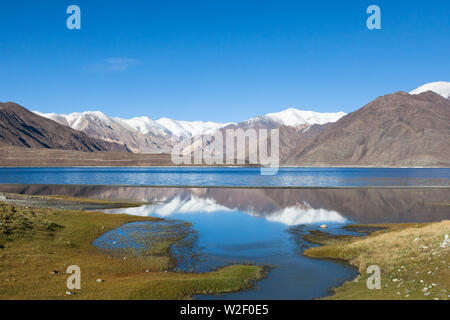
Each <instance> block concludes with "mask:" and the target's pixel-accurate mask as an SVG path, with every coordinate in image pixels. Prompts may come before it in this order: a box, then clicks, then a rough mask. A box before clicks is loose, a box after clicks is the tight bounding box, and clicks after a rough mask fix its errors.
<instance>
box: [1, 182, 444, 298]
mask: <svg viewBox="0 0 450 320" xmlns="http://www.w3.org/2000/svg"><path fill="white" fill-rule="evenodd" d="M0 192H15V193H23V194H60V195H73V196H78V197H92V198H100V199H132V200H143V201H151V202H152V203H153V204H151V205H144V206H141V207H138V208H126V209H114V210H112V209H109V210H105V211H106V212H108V213H111V214H114V213H127V214H131V215H140V216H156V217H163V218H165V219H166V220H167V221H168V224H167V226H163V227H164V228H166V229H165V230H164V234H167V232H168V231H167V230H169V232H172V231H170V230H172V229H171V228H172V227H173V225H174V224H176V223H178V222H179V221H189V222H191V223H192V224H193V225H192V228H193V230H194V231H195V239H193V240H194V241H193V246H192V251H194V252H192V251H190V252H186V253H185V256H184V257H183V252H182V251H181V252H180V251H179V250H178V248H177V247H176V246H175V247H174V248H173V250H174V252H175V253H177V254H178V255H181V256H179V258H180V260H179V263H178V265H177V266H176V268H177V269H179V270H184V271H208V270H212V269H214V268H217V267H220V266H225V265H228V264H231V263H253V264H258V265H264V266H270V267H271V271H270V272H269V274H268V277H267V278H266V279H264V280H262V281H259V282H258V283H257V284H256V288H255V289H252V290H247V291H242V292H237V293H231V294H226V295H220V296H199V297H197V298H198V299H225V298H229V299H311V298H316V297H319V296H323V295H326V294H328V293H329V290H330V288H331V287H333V286H336V285H339V284H340V283H342V282H343V281H345V280H348V279H351V278H353V277H354V276H355V275H356V271H355V270H354V269H353V268H351V267H349V266H348V265H346V264H342V263H339V262H336V261H326V260H316V259H309V258H307V257H304V256H303V255H302V252H303V250H304V249H305V248H307V247H308V246H310V244H309V243H307V242H305V241H304V240H302V238H301V235H302V234H304V233H306V232H308V231H310V230H317V229H319V226H320V225H321V224H326V225H327V229H326V230H327V231H328V232H332V233H345V232H346V231H343V229H342V227H343V226H345V225H347V224H349V223H382V222H424V221H440V220H443V219H450V210H449V209H448V207H446V206H442V205H437V204H442V203H448V201H449V199H450V188H413V189H408V188H406V189H405V188H403V189H402V188H381V189H372V188H369V189H367V188H356V189H280V188H277V189H270V188H265V189H258V188H252V189H236V188H201V187H195V188H170V187H114V186H69V185H66V186H64V185H63V186H49V185H47V186H45V185H39V186H37V185H15V186H6V185H3V186H1V185H0ZM155 228H156V229H155ZM159 228H161V226H155V225H154V224H153V223H152V222H140V223H134V224H127V225H124V226H121V227H119V228H117V229H115V230H112V231H110V232H108V233H106V234H105V235H104V236H102V237H101V238H99V239H98V241H96V242H94V244H95V245H98V246H100V247H102V248H109V249H113V248H117V249H123V248H127V247H130V246H131V247H138V248H141V249H142V247H140V244H139V243H141V242H139V241H140V239H141V238H142V237H145V234H146V233H149V232H151V233H152V234H154V232H160V231H159ZM167 228H169V229H167ZM183 232H184V231H183ZM190 240H192V239H190ZM183 247H185V246H183ZM192 253H198V256H196V259H191V258H190V257H191V256H192ZM177 257H178V256H177Z"/></svg>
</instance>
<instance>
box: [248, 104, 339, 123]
mask: <svg viewBox="0 0 450 320" xmlns="http://www.w3.org/2000/svg"><path fill="white" fill-rule="evenodd" d="M345 115H346V113H345V112H342V111H341V112H335V113H322V112H315V111H304V110H298V109H295V108H289V109H286V110H283V111H280V112H276V113H268V114H266V115H264V116H260V117H255V118H251V119H249V120H248V122H257V121H273V122H275V123H278V124H280V125H284V126H292V127H297V126H300V125H314V124H325V123H329V122H336V121H338V120H339V119H340V118H342V117H343V116H345Z"/></svg>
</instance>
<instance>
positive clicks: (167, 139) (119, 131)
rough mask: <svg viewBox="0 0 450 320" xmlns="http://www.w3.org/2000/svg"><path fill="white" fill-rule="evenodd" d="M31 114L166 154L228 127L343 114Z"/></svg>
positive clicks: (308, 121)
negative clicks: (180, 117) (188, 117)
mask: <svg viewBox="0 0 450 320" xmlns="http://www.w3.org/2000/svg"><path fill="white" fill-rule="evenodd" d="M34 113H36V114H38V115H40V116H42V117H45V118H49V119H52V120H54V121H56V122H58V123H60V124H62V125H65V126H68V127H71V128H72V129H75V130H79V131H83V132H85V133H86V134H88V135H89V136H92V137H95V138H99V139H103V140H106V141H111V142H118V143H121V144H123V145H126V146H127V147H128V148H129V149H130V150H132V151H133V152H142V153H160V152H169V151H170V150H171V149H172V148H173V143H176V142H177V141H180V140H181V139H184V138H192V137H195V136H198V135H202V134H208V135H212V134H214V133H215V132H216V131H218V130H220V129H222V128H225V127H228V126H230V125H232V126H236V127H241V128H246V127H259V128H274V127H279V126H290V127H296V128H297V127H301V128H305V127H310V126H312V125H314V124H325V123H329V122H335V121H337V120H339V119H340V118H341V117H343V116H344V115H345V113H344V112H337V113H320V112H314V111H302V110H297V109H293V108H290V109H287V110H284V111H281V112H278V113H269V114H266V115H263V116H259V117H255V118H251V119H249V120H246V121H243V122H240V123H238V124H236V123H232V122H227V123H218V122H212V121H177V120H173V119H169V118H161V119H158V120H152V119H151V118H149V117H147V116H142V117H135V118H132V119H122V118H117V117H109V116H107V115H105V114H104V113H103V112H101V111H85V112H75V113H71V114H56V113H40V112H38V111H34Z"/></svg>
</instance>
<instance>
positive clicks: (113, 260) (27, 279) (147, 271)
mask: <svg viewBox="0 0 450 320" xmlns="http://www.w3.org/2000/svg"><path fill="white" fill-rule="evenodd" d="M152 220H158V219H156V218H151V217H134V216H128V215H120V214H117V215H107V214H103V213H100V212H85V211H78V210H53V209H33V208H25V207H20V206H15V205H14V206H13V205H6V204H2V203H0V223H1V225H0V245H1V248H0V283H1V286H0V299H189V298H190V297H192V296H193V295H196V294H201V293H214V294H216V293H221V292H230V291H237V290H242V289H245V288H248V287H250V286H251V283H252V282H253V281H256V280H258V279H260V278H261V277H262V276H263V270H262V268H261V267H257V266H250V265H235V266H229V267H225V268H222V269H219V270H217V271H214V272H209V273H181V272H170V271H167V270H168V269H169V268H170V266H171V261H172V257H171V256H170V252H169V251H170V250H168V247H169V246H170V244H171V243H170V241H169V243H168V242H164V243H160V244H159V245H157V246H156V248H155V249H154V250H155V252H156V253H157V254H154V255H153V254H151V251H150V254H146V255H145V256H127V257H126V259H123V256H117V255H112V254H108V253H106V252H101V251H100V250H98V249H97V248H95V247H94V246H93V245H92V241H93V240H95V239H96V238H98V237H99V236H100V235H102V234H103V233H105V232H106V231H108V230H112V229H114V228H115V227H118V226H120V225H122V224H125V223H129V222H136V221H152ZM165 241H167V240H165ZM171 241H176V239H175V238H172V240H171ZM158 246H159V247H158ZM69 265H78V266H79V267H80V268H81V290H72V291H73V292H75V295H67V294H66V291H67V290H68V289H67V288H66V279H67V277H68V276H69V275H68V274H66V273H65V271H66V269H67V267H68V266H69ZM54 270H55V271H57V273H56V274H54V273H53V272H52V271H54ZM97 279H102V280H104V281H103V282H101V283H98V282H97V281H96V280H97Z"/></svg>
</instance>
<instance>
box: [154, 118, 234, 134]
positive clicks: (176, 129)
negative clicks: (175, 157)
mask: <svg viewBox="0 0 450 320" xmlns="http://www.w3.org/2000/svg"><path fill="white" fill-rule="evenodd" d="M156 122H157V123H159V124H160V125H162V126H164V127H165V128H167V129H168V130H170V131H171V132H172V133H173V134H175V135H176V136H178V137H193V136H197V135H201V134H212V133H214V132H215V131H216V130H218V129H220V128H223V127H226V126H227V125H230V124H232V122H228V123H218V122H212V121H176V120H172V119H169V118H161V119H159V120H156Z"/></svg>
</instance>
